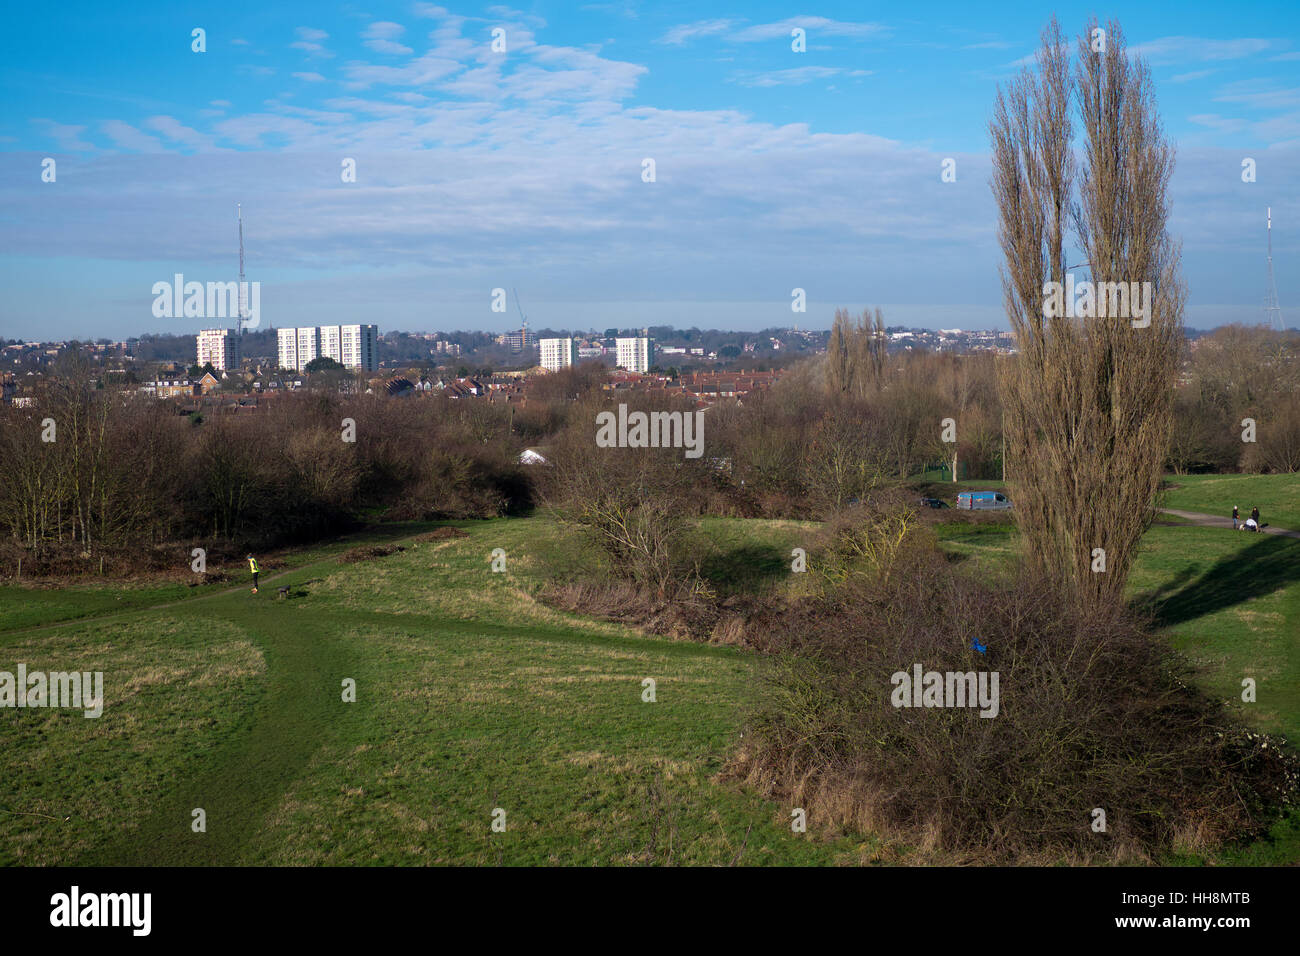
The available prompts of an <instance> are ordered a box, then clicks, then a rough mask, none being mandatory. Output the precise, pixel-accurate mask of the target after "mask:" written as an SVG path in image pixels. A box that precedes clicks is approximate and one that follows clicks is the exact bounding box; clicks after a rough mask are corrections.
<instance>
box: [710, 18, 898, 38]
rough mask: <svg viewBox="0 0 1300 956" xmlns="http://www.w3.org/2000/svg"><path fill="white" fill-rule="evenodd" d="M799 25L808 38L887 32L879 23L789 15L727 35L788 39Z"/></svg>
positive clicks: (856, 35) (860, 36) (855, 35)
mask: <svg viewBox="0 0 1300 956" xmlns="http://www.w3.org/2000/svg"><path fill="white" fill-rule="evenodd" d="M795 27H800V28H802V29H803V30H805V31H806V32H807V33H808V39H809V40H810V41H811V40H813V39H814V36H813V34H816V35H817V36H819V37H821V36H836V37H850V38H853V39H859V40H860V39H865V38H866V37H870V36H875V35H876V34H879V33H884V32H887V27H885V26H884V25H883V24H880V23H849V22H844V21H841V20H828V19H827V18H826V17H790V18H788V19H785V20H779V21H777V22H776V23H762V24H758V25H757V26H752V27H746V28H745V29H743V30H741V31H739V32H738V33H736V34H734V35H732V36H730V37H728V38H727V39H729V40H734V41H736V42H737V43H758V42H760V41H762V40H775V39H778V38H782V39H787V40H788V39H789V38H790V31H791V30H793V29H794V28H795Z"/></svg>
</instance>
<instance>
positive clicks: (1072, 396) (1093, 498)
mask: <svg viewBox="0 0 1300 956" xmlns="http://www.w3.org/2000/svg"><path fill="white" fill-rule="evenodd" d="M1076 99H1077V107H1078V113H1079V119H1080V127H1081V142H1080V144H1079V155H1078V157H1077V159H1076V156H1075V153H1074V148H1075V143H1074V135H1073V134H1074V128H1073V123H1072V114H1073V113H1074V108H1075V106H1076ZM990 125H991V132H992V137H993V180H992V186H993V193H994V198H995V200H996V201H997V205H998V213H999V217H1000V228H999V240H1000V242H1001V244H1002V249H1003V253H1004V255H1005V258H1006V265H1005V268H1004V270H1003V274H1002V275H1003V289H1004V299H1005V303H1006V308H1007V314H1008V316H1009V318H1010V320H1011V324H1012V327H1013V329H1014V331H1015V333H1016V338H1017V341H1018V345H1019V355H1018V356H1017V357H1016V358H1015V359H1014V361H1011V362H1009V363H1007V365H1006V366H1005V369H1004V375H1003V378H1002V383H1001V384H1002V396H1003V403H1004V406H1005V409H1006V432H1007V459H1008V475H1009V478H1010V480H1011V483H1012V487H1013V490H1014V500H1015V504H1016V514H1017V520H1018V522H1019V524H1020V529H1021V532H1022V535H1023V537H1024V540H1025V542H1026V557H1027V559H1028V560H1029V562H1030V563H1031V565H1033V566H1035V567H1036V568H1037V569H1038V570H1040V571H1042V572H1044V573H1046V574H1047V575H1048V576H1049V577H1050V578H1052V579H1054V580H1056V581H1057V582H1058V583H1059V584H1060V585H1061V586H1062V588H1063V589H1064V592H1066V593H1071V594H1074V595H1077V596H1078V597H1080V598H1082V599H1083V600H1085V601H1087V602H1095V601H1103V600H1114V599H1117V598H1119V597H1120V595H1122V593H1123V588H1124V584H1125V580H1126V578H1127V576H1128V572H1129V568H1130V565H1131V562H1132V559H1133V555H1134V553H1135V551H1136V548H1137V544H1138V541H1139V540H1140V539H1141V537H1142V534H1143V533H1144V532H1145V531H1146V529H1147V527H1148V526H1149V525H1150V522H1151V519H1152V517H1153V515H1154V509H1153V506H1154V501H1155V496H1156V491H1157V488H1158V486H1159V481H1160V473H1161V468H1162V465H1163V463H1164V461H1165V455H1166V451H1167V449H1168V442H1169V430H1170V420H1171V407H1172V402H1173V388H1174V379H1175V374H1176V370H1177V359H1178V354H1179V352H1178V350H1179V344H1180V342H1181V339H1182V311H1183V303H1184V298H1185V291H1184V286H1183V283H1182V279H1181V277H1180V274H1179V248H1178V246H1177V245H1176V244H1175V243H1174V242H1173V241H1172V240H1171V239H1170V237H1169V235H1168V233H1167V231H1166V223H1167V220H1168V214H1169V209H1168V183H1169V176H1170V174H1171V172H1172V170H1173V164H1174V157H1173V149H1172V147H1171V146H1170V145H1169V143H1168V142H1167V141H1166V139H1165V138H1164V134H1163V132H1162V130H1161V127H1160V122H1159V118H1158V115H1157V112H1156V107H1155V102H1154V97H1153V93H1152V89H1151V80H1150V74H1149V72H1148V70H1147V68H1146V66H1145V64H1143V63H1142V62H1141V60H1138V59H1135V58H1132V57H1131V56H1130V55H1129V54H1128V53H1127V52H1126V50H1125V46H1124V37H1123V34H1122V32H1121V30H1120V29H1119V26H1118V25H1117V24H1116V23H1114V22H1111V23H1109V24H1107V27H1106V29H1105V31H1104V33H1102V32H1101V31H1100V29H1099V28H1098V26H1097V23H1096V21H1095V20H1094V21H1092V22H1090V23H1089V24H1088V28H1087V30H1086V32H1085V33H1084V35H1083V36H1082V37H1081V38H1080V40H1079V45H1078V66H1077V71H1076V72H1075V73H1074V74H1073V77H1072V75H1071V66H1070V56H1069V53H1068V48H1067V46H1066V44H1065V42H1064V41H1063V38H1062V36H1061V30H1060V26H1059V24H1058V23H1057V22H1056V21H1055V20H1053V21H1052V22H1051V23H1050V24H1049V25H1048V27H1047V28H1046V29H1045V30H1044V32H1043V45H1042V48H1041V50H1040V51H1039V53H1038V57H1037V65H1036V70H1033V71H1031V70H1028V69H1026V70H1025V71H1024V72H1023V73H1022V75H1021V76H1020V77H1018V78H1017V79H1016V80H1014V81H1013V82H1012V83H1011V84H1010V86H1009V88H1008V89H1007V90H1006V91H1005V92H1003V91H1001V90H999V93H998V97H997V101H996V105H995V109H994V117H993V121H992V123H991V124H990ZM1071 225H1073V227H1074V235H1073V237H1067V232H1068V230H1069V227H1070V226H1071ZM1067 238H1072V239H1073V248H1075V249H1077V250H1078V251H1079V252H1078V254H1079V255H1080V257H1081V258H1082V259H1084V260H1085V261H1086V264H1087V265H1088V266H1089V267H1090V269H1091V282H1092V283H1093V285H1092V286H1091V287H1090V288H1091V289H1093V290H1106V289H1116V288H1118V287H1117V286H1110V285H1102V284H1103V283H1105V284H1110V283H1124V284H1125V289H1131V288H1134V287H1133V286H1132V285H1131V284H1132V283H1139V286H1138V287H1137V288H1138V289H1139V294H1140V291H1141V290H1142V289H1144V288H1145V289H1149V290H1150V297H1149V299H1148V300H1147V302H1146V314H1145V315H1143V314H1142V313H1141V306H1140V303H1134V302H1133V301H1132V300H1131V299H1130V300H1129V307H1128V309H1127V310H1125V309H1124V308H1123V307H1122V306H1121V307H1119V308H1117V307H1116V306H1117V305H1119V304H1120V302H1121V299H1120V297H1119V296H1118V295H1112V296H1111V297H1110V298H1109V299H1107V296H1106V293H1105V292H1103V291H1099V292H1098V294H1097V295H1096V296H1095V299H1094V301H1093V304H1092V308H1090V309H1089V308H1085V309H1083V310H1082V311H1083V312H1084V314H1083V315H1081V316H1076V315H1074V314H1072V311H1073V310H1072V309H1071V310H1064V311H1063V310H1061V309H1059V308H1051V307H1049V306H1050V299H1051V297H1050V295H1049V291H1050V290H1052V289H1056V290H1058V292H1059V290H1062V289H1064V288H1068V286H1067V283H1066V273H1067V262H1066V243H1067ZM1048 283H1057V284H1059V285H1056V286H1049V285H1048ZM1141 283H1150V285H1149V286H1146V287H1143V286H1141V285H1140V284H1141ZM1071 284H1072V280H1071ZM1060 301H1061V300H1060V299H1059V298H1058V299H1057V302H1058V303H1059V302H1060ZM1084 301H1085V300H1084V299H1082V298H1081V299H1080V304H1081V305H1083V303H1084ZM1107 306H1109V308H1107ZM1088 313H1091V314H1088ZM1135 316H1136V318H1135ZM1098 549H1100V551H1099V550H1098ZM1099 557H1100V558H1101V561H1098V558H1099ZM1102 567H1104V569H1105V570H1104V571H1102V570H1100V569H1101V568H1102Z"/></svg>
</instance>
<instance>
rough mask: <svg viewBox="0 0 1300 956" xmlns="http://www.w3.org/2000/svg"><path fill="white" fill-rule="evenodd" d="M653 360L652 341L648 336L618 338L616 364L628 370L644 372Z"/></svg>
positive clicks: (653, 349)
mask: <svg viewBox="0 0 1300 956" xmlns="http://www.w3.org/2000/svg"><path fill="white" fill-rule="evenodd" d="M654 361H655V348H654V343H653V342H651V341H650V340H649V339H648V338H636V339H622V338H621V339H618V341H617V358H616V362H617V364H618V365H619V366H620V367H622V368H625V369H627V370H628V371H629V372H646V371H649V369H650V366H651V365H653V364H654Z"/></svg>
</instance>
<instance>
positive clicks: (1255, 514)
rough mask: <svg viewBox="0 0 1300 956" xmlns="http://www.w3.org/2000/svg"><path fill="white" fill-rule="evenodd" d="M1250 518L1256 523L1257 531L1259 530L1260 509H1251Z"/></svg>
mask: <svg viewBox="0 0 1300 956" xmlns="http://www.w3.org/2000/svg"><path fill="white" fill-rule="evenodd" d="M1250 518H1251V520H1252V521H1254V522H1255V529H1256V530H1259V509H1258V508H1251V509H1250Z"/></svg>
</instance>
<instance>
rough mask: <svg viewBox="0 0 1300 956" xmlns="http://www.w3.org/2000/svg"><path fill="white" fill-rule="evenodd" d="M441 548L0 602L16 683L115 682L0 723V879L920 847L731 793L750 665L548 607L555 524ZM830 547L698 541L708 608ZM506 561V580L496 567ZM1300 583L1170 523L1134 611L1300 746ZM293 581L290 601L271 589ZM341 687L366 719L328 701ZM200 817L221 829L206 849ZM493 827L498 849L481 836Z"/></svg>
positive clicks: (4, 595) (1237, 853) (1139, 573)
mask: <svg viewBox="0 0 1300 956" xmlns="http://www.w3.org/2000/svg"><path fill="white" fill-rule="evenodd" d="M1263 494H1264V493H1263V492H1261V494H1260V497H1261V498H1262V497H1263ZM1171 506H1172V505H1171ZM1261 507H1264V506H1263V505H1261ZM1197 510H1199V509H1197ZM428 527H431V526H424V527H406V528H402V529H390V530H389V531H388V532H387V533H384V534H373V535H372V537H373V538H375V539H376V540H377V539H381V538H382V539H385V540H393V539H394V535H395V534H397V533H398V532H399V531H400V533H401V534H402V535H404V536H405V538H404V540H405V541H406V544H407V547H406V550H404V551H402V552H400V553H397V554H393V555H391V556H388V557H382V558H376V559H373V560H368V561H364V562H359V563H351V564H343V563H340V562H339V561H338V560H337V555H338V553H339V552H340V551H341V550H344V549H345V545H346V547H351V546H353V545H355V544H357V543H358V541H359V540H361V539H355V540H351V541H348V542H346V543H342V542H340V543H336V544H333V545H330V546H328V547H325V548H320V549H315V550H309V551H304V552H302V553H300V554H299V555H297V556H295V558H294V559H292V560H286V561H285V562H283V564H282V567H284V568H288V569H289V570H287V571H277V570H276V569H268V572H267V573H266V574H264V575H263V582H262V583H263V587H262V590H261V593H260V594H258V595H257V596H253V595H251V594H250V593H249V592H248V590H247V589H246V588H237V589H230V588H223V587H220V586H217V585H209V586H207V587H205V588H202V589H185V588H183V587H181V586H176V585H166V586H161V587H158V588H152V589H151V588H138V589H133V590H132V591H130V592H129V594H124V593H123V592H122V591H115V590H113V589H109V588H93V587H84V588H76V589H64V590H57V591H45V590H27V589H26V588H14V587H10V588H5V589H0V670H9V671H12V670H14V669H15V668H16V665H17V664H18V662H20V661H21V662H23V663H25V664H26V665H27V668H28V670H29V671H33V670H39V669H43V670H67V669H72V668H81V669H85V670H99V671H103V672H104V684H105V697H106V701H105V706H104V713H103V716H102V717H100V718H98V719H86V718H85V717H83V716H82V715H81V713H80V712H79V711H67V710H37V709H24V710H15V709H9V708H5V709H2V710H0V775H2V776H3V779H4V780H5V782H6V786H5V788H4V790H3V794H2V795H0V863H4V864H45V865H48V864H78V863H86V864H105V863H140V864H239V863H255V864H275V865H297V864H397V865H405V864H446V863H455V864H488V865H493V864H504V865H512V864H513V865H523V864H537V863H560V864H613V865H624V864H708V865H727V864H733V863H739V864H742V865H753V864H791V865H807V864H844V863H863V862H888V861H894V860H898V859H905V858H906V856H907V848H905V847H892V846H881V845H879V844H878V843H877V842H876V841H873V840H870V839H863V838H860V837H852V836H844V835H837V834H827V833H823V832H821V831H819V830H818V829H817V828H816V827H813V828H812V831H811V832H810V833H808V834H794V833H792V832H791V831H790V828H789V825H788V821H789V813H790V808H789V807H786V806H781V805H778V804H777V803H773V802H770V801H766V800H762V799H760V798H758V797H756V796H754V795H752V794H750V793H748V792H746V791H744V790H742V789H740V788H739V787H737V786H736V785H734V784H732V783H730V782H728V781H725V780H722V779H720V778H719V771H720V770H721V769H722V767H723V764H724V762H725V760H726V759H727V756H728V755H729V754H730V753H731V752H732V750H733V749H734V747H735V745H736V744H737V742H738V740H739V735H740V734H741V732H742V725H743V721H744V718H745V714H746V709H747V706H748V702H749V701H750V700H751V699H752V696H753V693H754V673H755V668H756V667H759V666H761V662H760V661H759V660H758V659H757V658H756V657H755V656H754V655H752V654H749V653H747V652H742V651H739V650H735V649H732V648H727V647H716V646H708V645H701V644H696V643H690V642H684V641H670V640H666V639H663V638H659V637H655V636H648V635H644V634H641V633H638V632H636V631H634V630H632V629H630V628H626V627H622V626H618V625H613V624H607V623H601V622H594V621H591V620H586V619H583V618H579V617H576V616H573V615H569V614H564V613H561V612H558V611H555V610H553V609H550V608H548V607H546V606H544V605H543V604H541V603H539V601H538V591H539V588H540V586H541V584H542V582H543V581H544V579H545V577H546V574H547V571H548V569H549V568H550V567H551V566H552V564H553V563H554V562H555V561H557V560H560V559H563V560H566V561H572V560H581V553H582V552H581V549H580V545H579V544H578V543H577V542H576V541H575V539H574V538H573V537H572V536H570V535H568V534H565V533H562V532H560V531H559V530H557V529H556V528H555V526H554V525H553V524H552V523H551V522H550V521H549V520H548V519H546V518H544V517H534V518H527V519H501V520H496V521H485V522H473V523H465V524H462V525H460V527H462V528H464V529H465V530H466V531H468V532H469V536H468V537H465V538H456V539H446V540H438V541H423V542H418V543H416V542H412V541H411V540H410V536H411V535H413V534H415V533H416V532H419V531H424V530H428ZM815 530H816V525H814V524H810V523H801V522H768V521H743V520H739V519H736V520H732V519H706V520H705V521H703V522H701V525H700V529H699V533H700V535H701V540H702V541H707V542H708V543H709V546H708V547H707V548H705V547H701V549H700V560H701V570H702V572H703V573H704V574H705V575H706V576H707V577H708V578H709V579H710V580H711V581H712V582H713V583H714V585H715V587H716V589H717V590H718V592H719V594H720V595H725V594H726V593H728V592H746V593H763V592H764V591H766V590H770V589H779V588H782V587H786V586H788V582H789V575H788V568H789V553H790V548H791V547H794V546H796V545H800V544H806V543H807V539H808V538H809V537H810V536H811V534H812V533H814V532H815ZM937 531H938V534H939V537H940V539H941V541H942V544H943V547H944V548H945V549H947V550H948V551H950V552H951V553H952V554H953V555H954V558H955V559H956V560H960V561H962V562H963V563H969V564H970V566H971V567H972V568H973V569H979V568H981V567H988V568H990V569H992V568H995V567H998V566H1000V565H1001V566H1007V565H1009V564H1010V562H1012V561H1013V560H1014V557H1015V554H1016V547H1017V543H1016V536H1015V533H1014V530H1013V528H1012V526H1011V525H1010V524H1007V523H1001V524H1000V523H996V522H993V523H987V522H986V523H979V524H967V523H951V524H943V525H939V526H937ZM495 548H500V549H502V550H503V551H504V552H505V553H506V560H507V566H506V571H505V572H504V573H493V572H492V570H491V568H490V560H491V558H490V555H491V552H492V551H493V549H495ZM277 573H278V574H280V575H281V576H280V577H279V578H278V579H276V580H271V578H273V577H275V576H276V575H277ZM1298 578H1300V540H1295V539H1288V538H1282V537H1265V536H1254V535H1251V536H1246V535H1234V534H1232V533H1231V532H1225V531H1220V530H1218V529H1210V528H1200V527H1194V526H1189V525H1179V524H1172V523H1171V524H1169V525H1164V524H1161V525H1158V526H1156V527H1154V528H1153V529H1152V530H1151V531H1150V533H1149V534H1148V536H1147V537H1146V539H1144V541H1143V547H1142V551H1141V554H1140V556H1139V560H1138V563H1137V566H1136V568H1135V570H1134V573H1133V577H1132V595H1133V598H1134V599H1135V600H1136V601H1138V602H1139V603H1140V604H1141V605H1142V606H1144V607H1147V608H1149V609H1150V611H1151V613H1152V614H1153V615H1154V617H1155V621H1156V623H1157V625H1158V626H1160V627H1161V628H1162V629H1163V631H1164V633H1165V634H1166V635H1167V636H1168V638H1169V640H1171V641H1172V642H1173V643H1174V644H1175V645H1176V646H1177V647H1179V648H1180V649H1181V650H1183V651H1184V652H1185V653H1186V654H1187V655H1188V656H1189V657H1190V659H1191V660H1192V661H1193V663H1194V664H1195V666H1196V667H1197V669H1198V680H1200V681H1201V682H1202V685H1203V686H1204V687H1206V688H1207V689H1208V690H1209V691H1210V692H1211V693H1214V694H1219V695H1222V696H1223V697H1224V698H1226V699H1229V700H1231V701H1234V702H1235V703H1234V704H1233V706H1234V707H1236V708H1237V709H1239V710H1240V711H1241V712H1242V713H1243V715H1244V716H1245V718H1246V719H1247V720H1248V721H1250V722H1251V723H1252V724H1253V725H1254V726H1256V727H1258V728H1260V729H1262V730H1268V731H1272V732H1280V733H1284V734H1287V735H1288V736H1290V737H1291V738H1292V739H1297V737H1300V646H1298V645H1300V584H1298V583H1297V579H1298ZM282 584H288V585H290V586H291V596H290V598H289V599H288V600H278V599H277V597H276V588H277V586H279V585H282ZM178 588H179V590H178ZM119 598H120V600H119ZM106 615H107V616H106ZM74 618H75V619H74ZM58 620H62V621H64V623H62V624H55V626H45V627H41V628H39V629H35V630H33V629H30V628H31V626H32V625H33V624H34V623H35V622H37V621H40V622H42V623H46V624H49V623H51V622H55V621H58ZM25 628H26V629H25ZM1243 677H1254V678H1255V679H1256V680H1257V681H1258V683H1259V688H1260V690H1259V701H1258V703H1256V704H1250V705H1247V704H1242V703H1240V702H1239V694H1240V682H1241V680H1242V678H1243ZM646 678H650V679H653V680H654V681H655V696H656V701H655V702H653V703H649V702H643V700H642V695H643V681H644V680H645V679H646ZM345 679H351V680H355V682H356V688H357V700H356V702H355V703H344V702H343V700H342V699H341V697H342V684H343V681H344V680H345ZM195 808H202V809H203V810H205V811H206V819H207V832H206V833H194V832H192V830H191V819H192V815H191V814H192V811H193V810H194V809H195ZM496 808H501V809H503V810H504V811H505V815H506V816H505V819H506V828H505V831H504V832H493V830H492V828H491V823H492V819H493V811H494V809H496ZM1296 861H1300V817H1296V816H1294V815H1293V817H1292V818H1291V820H1290V821H1284V822H1283V823H1281V824H1279V825H1278V827H1277V828H1275V832H1274V834H1273V838H1272V839H1269V840H1262V841H1259V842H1257V843H1256V844H1254V845H1252V846H1250V847H1243V848H1239V849H1236V850H1233V851H1231V852H1229V853H1227V854H1224V855H1222V856H1221V857H1220V858H1218V859H1216V860H1214V861H1210V862H1219V863H1232V862H1241V863H1261V862H1262V863H1279V862H1296ZM1174 862H1187V863H1198V862H1207V861H1201V860H1179V861H1174Z"/></svg>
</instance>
